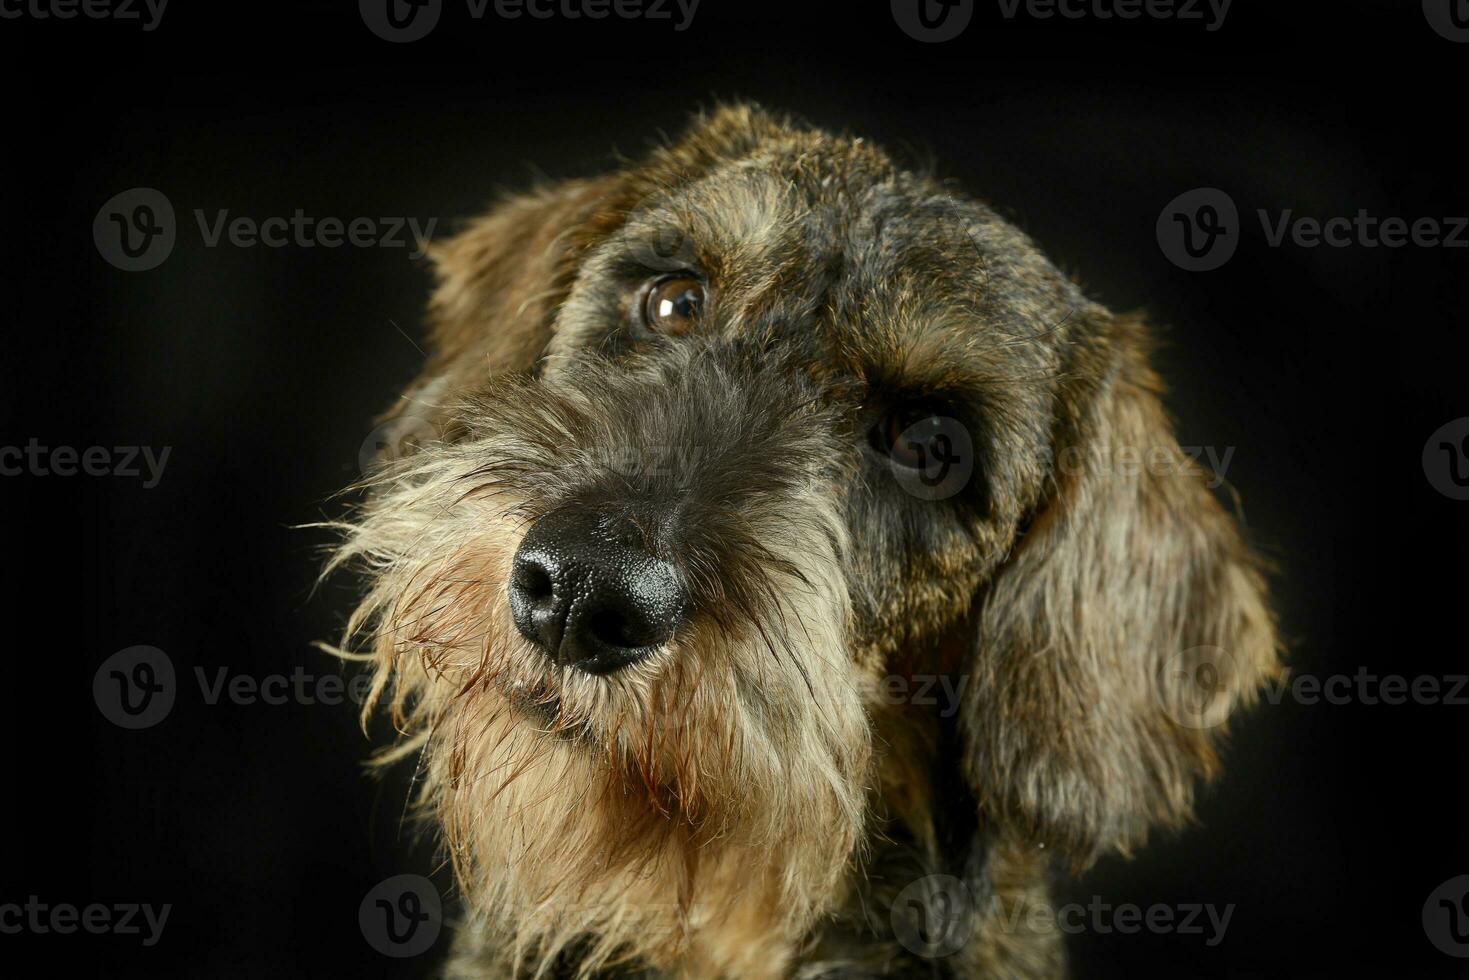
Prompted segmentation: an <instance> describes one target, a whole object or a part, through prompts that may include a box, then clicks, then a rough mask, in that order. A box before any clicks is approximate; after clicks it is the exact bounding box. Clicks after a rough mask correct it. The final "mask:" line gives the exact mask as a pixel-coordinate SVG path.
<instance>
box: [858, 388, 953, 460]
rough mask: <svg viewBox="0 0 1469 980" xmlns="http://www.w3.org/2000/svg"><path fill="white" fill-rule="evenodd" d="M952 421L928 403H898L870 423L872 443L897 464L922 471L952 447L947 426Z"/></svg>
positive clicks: (949, 451)
mask: <svg viewBox="0 0 1469 980" xmlns="http://www.w3.org/2000/svg"><path fill="white" fill-rule="evenodd" d="M953 425H954V420H953V419H951V418H949V417H947V416H946V415H945V414H943V413H941V412H940V411H939V410H938V409H936V408H935V407H934V406H932V405H928V404H925V403H921V402H919V403H914V404H909V405H902V406H900V407H898V408H896V409H893V410H892V411H890V412H888V413H887V414H886V415H885V416H883V417H882V419H880V420H879V421H878V423H877V424H876V425H875V426H873V428H872V433H871V436H870V438H871V440H872V445H873V447H874V448H875V449H877V451H878V452H880V453H882V454H883V455H884V456H886V457H888V458H889V459H891V460H892V461H893V462H894V463H897V464H898V465H899V466H904V467H907V468H908V469H913V470H925V469H928V468H929V467H930V466H932V465H934V463H936V462H938V461H941V460H942V459H943V458H944V457H945V456H947V455H949V454H950V453H951V451H952V449H953V445H952V442H953V440H952V438H951V433H950V432H949V429H950V427H951V426H953Z"/></svg>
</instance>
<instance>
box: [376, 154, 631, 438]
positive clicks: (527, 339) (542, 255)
mask: <svg viewBox="0 0 1469 980" xmlns="http://www.w3.org/2000/svg"><path fill="white" fill-rule="evenodd" d="M616 183H617V180H616V178H615V177H604V178H599V179H596V180H570V181H565V182H562V183H559V184H555V185H552V186H549V187H545V188H542V189H539V190H535V191H531V192H528V193H525V194H519V195H516V196H513V197H509V198H507V199H505V200H503V201H501V202H500V203H499V204H498V205H496V206H495V207H494V208H492V209H491V210H490V211H489V213H487V214H485V215H484V216H482V217H480V218H477V219H475V220H474V221H472V222H471V223H470V224H469V225H467V226H466V227H465V228H464V229H463V230H462V231H460V232H459V233H458V234H456V235H454V236H453V237H451V238H448V239H446V240H444V241H440V242H435V243H434V244H433V245H432V246H430V248H429V257H430V258H431V259H432V260H433V263H434V278H435V280H436V283H435V289H434V293H433V297H432V299H431V300H430V301H429V342H430V344H431V345H432V346H431V349H430V351H429V357H428V362H427V363H426V364H425V365H424V369H423V371H422V373H421V374H420V375H419V377H418V378H417V380H415V381H414V383H413V384H412V385H411V386H409V389H408V391H407V392H406V393H405V395H404V397H403V398H401V399H399V401H398V403H397V404H395V405H394V407H393V408H392V410H391V411H390V412H389V413H388V415H387V416H386V417H387V418H389V419H397V420H401V422H402V423H403V425H405V426H407V427H413V426H422V424H423V420H425V419H427V420H430V421H437V419H438V417H439V413H440V410H441V409H443V408H445V407H446V406H445V404H444V402H445V397H446V396H447V394H448V393H449V392H456V391H464V390H467V389H470V388H472V387H474V386H475V385H476V384H478V383H482V382H483V381H484V380H485V379H487V378H489V377H491V376H492V375H496V374H502V373H505V372H510V371H525V370H530V369H531V368H533V367H534V366H535V364H536V362H537V361H538V360H539V358H540V357H541V354H542V352H543V351H544V350H545V347H546V344H547V342H548V341H549V340H550V337H551V321H552V318H553V317H554V316H555V313H556V310H557V308H558V307H559V306H560V304H561V301H562V299H564V298H565V295H566V291H567V290H568V289H569V288H570V284H571V280H572V278H573V277H574V276H575V273H576V263H577V260H578V258H579V255H580V252H581V250H583V249H585V248H586V247H587V246H588V245H589V243H590V240H591V239H593V238H594V237H595V236H596V233H597V231H598V230H600V229H599V227H598V226H599V218H602V217H603V215H601V214H600V211H601V209H602V208H603V206H604V204H605V203H606V201H607V198H608V196H609V195H610V194H611V193H612V191H613V189H614V188H615V186H616Z"/></svg>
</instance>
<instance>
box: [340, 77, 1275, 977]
mask: <svg viewBox="0 0 1469 980" xmlns="http://www.w3.org/2000/svg"><path fill="white" fill-rule="evenodd" d="M431 255H432V259H433V261H434V263H435V271H436V287H435V290H434V293H433V296H432V299H431V301H430V306H429V320H430V325H431V330H430V333H431V339H432V344H433V347H432V351H431V353H430V354H429V355H428V358H427V363H426V365H425V367H424V369H423V371H422V373H421V375H420V376H419V377H418V378H417V379H416V380H415V381H414V382H413V383H412V384H411V386H410V387H409V388H408V390H407V391H406V393H405V394H404V395H403V396H402V397H401V398H400V399H399V401H398V402H397V404H396V406H395V407H394V408H393V409H392V410H391V411H390V412H389V413H388V415H387V416H385V418H386V419H387V420H388V425H389V426H390V427H391V428H392V431H393V432H394V433H395V434H394V435H393V436H392V437H391V438H390V439H389V440H388V441H389V442H390V443H393V444H396V445H398V446H399V447H400V448H399V452H398V453H397V457H398V458H396V459H393V460H391V461H389V462H386V463H385V464H384V465H383V467H382V468H381V469H380V470H378V471H376V472H375V473H374V475H373V477H372V478H371V479H370V480H369V481H367V483H368V488H367V490H366V492H365V494H364V496H363V502H362V503H361V505H360V506H359V507H356V508H354V510H353V511H352V514H351V516H350V517H349V518H348V519H346V520H345V521H344V522H343V523H342V525H341V527H342V533H343V537H342V541H341V544H340V548H339V550H338V551H337V552H336V553H335V555H334V557H333V559H332V562H331V565H332V567H333V568H336V567H340V566H343V565H348V566H353V567H357V568H360V569H361V574H362V577H363V580H364V583H365V585H364V598H363V599H362V602H361V604H360V606H359V607H358V608H357V609H356V610H355V612H354V613H353V614H352V615H351V617H350V619H349V622H348V623H347V626H346V639H345V641H344V642H343V643H342V644H341V646H340V648H339V649H340V650H341V651H342V652H343V653H345V654H348V655H352V654H354V653H355V654H356V655H358V656H361V657H364V658H365V659H367V660H368V661H369V662H370V664H371V669H372V670H373V671H374V674H373V683H372V692H371V696H370V697H369V699H368V704H367V707H366V709H365V711H364V726H365V725H366V721H367V718H368V717H371V716H372V715H373V713H374V712H375V711H378V710H384V711H386V712H387V713H388V714H389V715H390V716H391V718H392V719H393V721H394V723H395V725H396V729H397V731H398V733H399V734H400V736H401V738H400V739H399V740H398V742H396V743H395V744H394V745H393V746H390V747H389V748H387V749H386V750H385V751H384V752H383V753H382V754H381V755H380V756H379V761H380V762H382V763H388V762H392V761H394V760H397V759H404V758H411V759H413V760H416V765H417V767H418V770H417V773H416V778H417V780H418V782H419V790H418V791H417V796H416V800H417V804H418V806H419V808H420V809H421V813H422V815H423V816H424V818H425V819H426V820H427V821H428V822H429V823H430V825H431V826H432V827H433V828H434V829H435V831H436V832H437V834H438V835H439V837H440V838H441V840H442V844H443V848H444V851H445V853H446V855H447V861H448V863H449V864H450V865H451V866H452V869H453V874H454V880H455V883H456V887H457V890H458V892H459V894H460V896H461V898H462V901H463V905H464V908H465V910H466V913H465V914H466V921H465V922H464V923H462V925H461V926H460V927H459V928H458V930H457V931H456V934H455V940H454V944H453V950H452V952H451V955H450V960H449V964H448V966H447V968H446V969H447V975H449V976H453V977H521V976H527V977H530V976H534V977H552V976H567V977H578V978H589V977H668V978H675V977H676V978H701V980H703V978H743V980H756V978H777V977H782V978H784V977H796V978H803V980H814V978H836V977H841V978H860V977H918V976H922V977H933V976H951V977H991V976H995V977H1050V976H1057V975H1061V974H1062V973H1064V971H1065V962H1066V961H1065V955H1064V949H1063V946H1062V942H1061V937H1060V935H1059V933H1058V932H1057V931H1056V930H1055V929H1052V928H1047V927H1046V921H1045V919H1044V914H1045V910H1046V909H1048V908H1049V906H1048V904H1047V903H1048V902H1049V901H1050V896H1051V894H1052V890H1053V888H1054V885H1055V883H1056V880H1057V878H1058V877H1059V876H1063V875H1066V874H1068V873H1073V872H1076V871H1078V870H1080V869H1084V868H1085V867H1087V866H1089V865H1090V864H1091V863H1092V862H1094V861H1095V860H1096V859H1098V858H1099V857H1101V856H1103V855H1105V854H1109V853H1117V852H1121V853H1123V854H1127V853H1130V852H1131V851H1133V850H1134V849H1136V848H1137V847H1139V846H1140V845H1142V844H1143V842H1144V841H1145V840H1146V838H1147V836H1148V833H1149V831H1150V829H1152V828H1158V827H1163V828H1173V827H1178V826H1179V825H1181V824H1183V823H1184V822H1186V821H1187V820H1188V818H1189V816H1190V812H1191V805H1192V801H1193V797H1194V793H1195V790H1196V787H1197V785H1198V784H1200V783H1201V782H1202V781H1204V780H1206V779H1207V778H1209V777H1211V776H1213V775H1214V774H1215V772H1216V770H1217V769H1218V756H1217V754H1216V743H1217V740H1218V738H1219V736H1220V735H1221V733H1222V732H1223V730H1224V721H1225V720H1226V718H1227V716H1228V715H1229V714H1230V713H1231V712H1232V711H1233V710H1234V709H1235V708H1237V707H1239V706H1242V705H1245V704H1247V703H1249V702H1251V701H1252V700H1253V699H1254V698H1255V696H1256V692H1257V690H1258V689H1259V687H1260V686H1261V685H1262V684H1263V683H1264V682H1265V681H1266V680H1267V679H1268V678H1270V677H1271V676H1273V675H1275V673H1276V672H1277V670H1278V660H1279V656H1280V653H1281V651H1280V650H1279V644H1278V642H1277V639H1276V626H1275V619H1274V615H1273V613H1272V611H1271V609H1270V606H1269V602H1268V598H1267V586H1266V578H1267V572H1268V569H1267V568H1266V567H1265V566H1264V565H1263V564H1262V562H1261V560H1260V559H1259V558H1258V557H1257V555H1256V553H1255V552H1254V551H1253V550H1252V548H1251V547H1250V546H1249V545H1248V544H1247V543H1246V542H1245V540H1244V538H1243V535H1242V532H1241V529H1240V527H1239V526H1238V521H1237V519H1236V517H1235V516H1234V515H1233V514H1232V513H1231V512H1229V511H1227V510H1226V509H1225V508H1224V507H1222V506H1221V505H1220V504H1219V503H1218V502H1216V500H1215V499H1214V497H1213V496H1212V495H1211V494H1210V492H1209V491H1208V489H1207V488H1206V486H1205V476H1204V474H1203V473H1202V472H1200V471H1199V469H1198V468H1197V467H1195V466H1194V465H1193V463H1192V461H1191V460H1190V459H1188V458H1187V457H1186V455H1185V454H1184V453H1183V452H1182V451H1181V449H1180V447H1179V445H1178V443H1177V440H1176V438H1175V436H1174V435H1173V432H1172V427H1171V423H1170V421H1169V419H1168V416H1167V415H1166V413H1165V410H1164V408H1163V407H1162V402H1161V393H1162V385H1161V384H1160V381H1159V378H1158V377H1157V376H1156V375H1155V373H1154V372H1153V370H1152V369H1151V368H1150V367H1149V356H1150V352H1151V350H1152V344H1153V342H1152V340H1151V333H1150V329H1149V327H1148V326H1147V325H1146V323H1145V322H1144V321H1143V319H1142V318H1141V317H1140V316H1137V315H1114V314H1112V313H1110V312H1109V311H1108V310H1106V309H1104V308H1103V307H1102V306H1100V305H1098V304H1097V303H1095V302H1092V301H1090V300H1088V299H1087V298H1086V297H1085V296H1084V295H1083V293H1082V291H1081V289H1080V288H1079V287H1078V286H1077V285H1076V284H1075V283H1073V282H1072V281H1071V280H1070V279H1069V278H1068V277H1066V276H1065V275H1063V274H1062V273H1061V272H1060V271H1058V270H1057V269H1056V268H1055V267H1054V266H1053V265H1052V264H1051V263H1050V262H1049V261H1048V260H1047V259H1046V257H1045V256H1044V255H1043V254H1042V253H1041V252H1040V251H1039V250H1038V248H1037V247H1036V246H1035V245H1034V244H1032V243H1031V242H1030V241H1029V240H1028V239H1027V238H1026V236H1025V235H1024V234H1022V233H1021V232H1020V231H1019V230H1017V229H1016V228H1015V227H1013V226H1012V225H1011V224H1009V223H1007V222H1006V221H1004V220H1002V219H1001V218H1000V217H999V216H997V214H996V213H995V212H994V211H993V210H991V209H990V208H988V207H987V206H985V205H983V204H980V203H977V202H975V201H973V200H970V199H968V198H966V197H963V196H960V195H959V194H958V193H956V192H955V191H953V190H952V189H951V188H950V187H948V186H946V185H945V184H943V183H941V182H938V181H936V180H935V179H933V178H932V177H930V176H926V175H924V174H921V173H915V172H910V171H908V170H905V169H903V168H901V167H899V166H898V165H897V164H895V163H894V161H893V160H892V158H891V157H890V156H888V155H887V154H886V153H885V152H884V151H882V150H881V149H879V148H877V147H875V146H873V145H872V144H871V143H869V142H867V141H865V140H862V139H856V138H848V137H843V136H836V135H831V134H829V133H827V132H824V131H822V130H820V129H817V128H812V127H810V126H808V125H806V124H804V123H801V122H798V121H794V120H792V119H790V118H787V117H785V116H781V115H778V114H775V113H772V112H769V111H767V110H764V109H762V108H760V107H757V106H753V105H748V104H736V105H725V106H721V107H718V108H716V109H715V110H712V111H709V112H707V113H704V114H701V115H699V116H697V117H696V118H695V119H694V121H693V122H692V123H691V124H690V126H689V129H688V131H687V132H686V133H685V134H684V135H683V136H682V137H681V138H679V139H678V140H676V141H671V142H668V143H666V144H665V145H660V146H658V147H657V148H655V149H653V150H652V151H650V153H649V154H648V155H647V157H646V158H645V159H642V160H640V161H637V162H632V163H629V164H627V165H626V166H625V167H624V168H623V169H621V170H619V171H618V172H615V173H611V174H608V175H606V176H601V177H596V178H592V179H574V180H567V181H564V182H561V183H557V184H553V185H551V186H546V187H542V188H540V189H537V190H534V191H531V192H527V193H523V194H520V195H517V196H511V197H509V198H508V199H505V200H503V201H502V202H501V203H499V204H498V205H497V206H495V207H494V208H493V209H492V210H491V211H490V212H489V213H488V214H487V215H486V216H484V217H482V218H480V219H478V220H476V221H474V222H472V223H471V224H469V225H468V226H467V227H465V228H464V229H463V230H462V231H461V232H459V233H457V234H456V235H455V236H454V237H452V238H450V239H448V240H446V241H443V242H441V243H438V244H436V245H435V246H434V247H433V250H432V253H431ZM424 433H428V435H429V437H427V438H424V437H423V434H424ZM1129 453H1132V454H1133V455H1134V456H1135V458H1136V460H1138V461H1141V465H1136V466H1129V465H1124V464H1123V463H1120V462H1119V460H1125V459H1126V458H1127V457H1128V454H1129ZM389 455H394V454H393V453H390V454H389ZM1160 464H1166V465H1160ZM1204 674H1207V675H1208V676H1207V683H1204V682H1203V681H1200V680H1199V678H1200V677H1201V676H1203V675H1204ZM1201 684H1202V685H1203V686H1202V688H1201ZM925 685H926V686H925ZM927 689H932V690H939V691H944V692H948V694H947V695H946V696H945V697H944V698H939V697H935V696H933V695H929V696H927V697H923V696H920V695H919V692H921V691H923V690H927ZM1027 910H1028V912H1035V911H1036V910H1040V912H1041V913H1042V918H1040V919H1037V918H1036V916H1035V915H1033V914H1020V912H1026V911H1027Z"/></svg>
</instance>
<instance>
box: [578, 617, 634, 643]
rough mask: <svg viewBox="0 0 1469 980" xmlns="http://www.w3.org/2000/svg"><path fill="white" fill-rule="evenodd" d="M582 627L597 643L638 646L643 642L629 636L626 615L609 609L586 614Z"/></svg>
mask: <svg viewBox="0 0 1469 980" xmlns="http://www.w3.org/2000/svg"><path fill="white" fill-rule="evenodd" d="M584 622H585V624H586V625H585V626H584V627H583V629H585V630H586V631H587V633H588V634H590V635H591V637H592V639H594V640H596V641H597V642H599V643H605V644H607V645H608V646H612V647H640V646H643V643H642V642H640V641H638V640H636V639H634V638H633V637H632V636H630V635H629V634H630V630H629V629H628V623H627V619H626V617H624V616H623V615H622V614H621V613H619V612H615V611H613V610H611V609H603V610H601V611H599V612H594V613H591V614H590V615H588V616H587V617H586V618H585V620H584Z"/></svg>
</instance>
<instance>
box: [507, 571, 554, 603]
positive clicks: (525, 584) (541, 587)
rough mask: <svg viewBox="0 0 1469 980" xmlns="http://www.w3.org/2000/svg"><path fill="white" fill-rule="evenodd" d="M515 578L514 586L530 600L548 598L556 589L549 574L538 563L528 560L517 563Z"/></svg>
mask: <svg viewBox="0 0 1469 980" xmlns="http://www.w3.org/2000/svg"><path fill="white" fill-rule="evenodd" d="M515 579H516V581H515V585H516V587H517V588H518V589H520V590H521V592H523V593H524V594H525V596H526V598H528V599H531V600H538V599H549V598H551V596H552V594H553V593H554V592H555V591H556V589H555V586H554V585H552V584H551V576H550V575H549V574H548V573H547V572H546V570H545V569H544V568H542V567H541V566H540V565H536V564H532V563H529V562H527V563H525V564H523V565H522V564H517V565H516V567H515Z"/></svg>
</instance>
